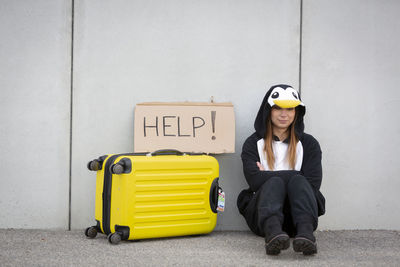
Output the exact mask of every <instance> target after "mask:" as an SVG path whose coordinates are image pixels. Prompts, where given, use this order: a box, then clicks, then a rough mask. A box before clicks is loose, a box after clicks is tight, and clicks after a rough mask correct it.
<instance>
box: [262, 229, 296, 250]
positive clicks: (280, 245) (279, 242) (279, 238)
mask: <svg viewBox="0 0 400 267" xmlns="http://www.w3.org/2000/svg"><path fill="white" fill-rule="evenodd" d="M289 246H290V238H289V236H288V235H287V234H286V233H282V234H277V235H275V236H274V237H272V238H271V239H270V240H269V241H268V242H267V241H266V242H265V251H266V253H267V255H278V254H279V253H280V252H281V250H285V249H288V248H289Z"/></svg>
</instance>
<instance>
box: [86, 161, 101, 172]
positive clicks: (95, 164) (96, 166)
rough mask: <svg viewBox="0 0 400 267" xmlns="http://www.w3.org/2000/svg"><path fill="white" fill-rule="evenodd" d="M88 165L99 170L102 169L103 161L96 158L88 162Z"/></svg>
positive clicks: (92, 169) (93, 169)
mask: <svg viewBox="0 0 400 267" xmlns="http://www.w3.org/2000/svg"><path fill="white" fill-rule="evenodd" d="M87 167H88V169H89V170H91V171H98V170H101V163H100V162H99V161H98V160H97V159H95V160H92V161H90V162H89V163H88V165H87Z"/></svg>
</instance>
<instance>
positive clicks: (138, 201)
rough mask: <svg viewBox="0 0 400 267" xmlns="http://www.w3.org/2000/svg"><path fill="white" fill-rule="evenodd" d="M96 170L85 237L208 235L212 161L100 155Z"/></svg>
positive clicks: (213, 201)
mask: <svg viewBox="0 0 400 267" xmlns="http://www.w3.org/2000/svg"><path fill="white" fill-rule="evenodd" d="M88 168H89V169H90V170H94V171H97V180H96V203H95V219H96V222H97V224H96V226H91V227H88V228H87V229H86V230H85V235H86V236H87V237H89V238H94V237H96V235H97V232H101V233H104V234H106V235H108V241H109V242H110V243H112V244H117V243H119V242H120V241H121V240H137V239H146V238H159V237H170V236H183V235H197V234H206V233H210V232H211V231H212V230H213V229H214V228H215V225H216V222H217V202H218V194H219V193H221V189H220V187H219V186H218V177H219V166H218V162H217V160H216V159H215V158H214V157H211V156H207V155H199V154H184V153H181V152H179V151H176V150H162V151H156V152H154V153H150V154H137V153H136V154H118V155H109V156H103V157H100V158H98V159H96V160H93V161H91V162H89V163H88Z"/></svg>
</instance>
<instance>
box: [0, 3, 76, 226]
mask: <svg viewBox="0 0 400 267" xmlns="http://www.w3.org/2000/svg"><path fill="white" fill-rule="evenodd" d="M70 20H71V5H70V2H69V1H62V0H58V1H43V0H42V1H12V0H9V1H1V3H0V36H1V41H0V91H1V96H0V125H1V126H0V152H1V153H0V170H1V174H0V211H1V215H0V227H2V228H66V227H68V212H69V196H68V195H69V136H70V129H69V126H70V68H71V62H70V58H71V53H70V42H71V32H70V29H71V27H70V24H71V22H70Z"/></svg>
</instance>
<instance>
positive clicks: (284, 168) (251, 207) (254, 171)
mask: <svg viewBox="0 0 400 267" xmlns="http://www.w3.org/2000/svg"><path fill="white" fill-rule="evenodd" d="M274 105H277V106H279V107H280V108H294V107H295V110H296V113H297V118H296V119H295V121H293V123H294V127H295V129H294V130H295V134H296V136H297V139H298V140H299V141H298V143H297V144H296V160H295V167H294V169H293V168H290V167H289V163H288V159H287V157H286V154H287V151H288V144H289V140H290V139H289V138H287V139H286V140H283V141H281V140H279V138H278V137H276V136H273V141H272V148H273V153H274V157H275V164H274V168H273V170H270V169H269V167H268V163H267V160H266V154H265V151H264V138H265V135H266V131H267V129H266V128H267V126H266V122H267V118H268V116H269V115H270V112H271V109H272V107H273V106H274ZM305 111H306V109H305V105H304V104H303V103H302V102H301V99H300V95H299V93H298V92H297V91H296V90H295V89H293V88H292V87H291V86H289V85H284V84H280V85H275V86H272V87H271V88H270V89H269V90H268V92H267V93H266V95H265V97H264V100H263V102H262V104H261V106H260V109H259V111H258V114H257V117H256V119H255V122H254V128H255V132H254V133H253V134H252V135H251V136H249V137H248V138H247V139H246V141H245V142H244V144H243V148H242V154H241V158H242V162H243V172H244V176H245V178H246V181H247V183H248V185H249V188H248V189H245V190H243V191H241V193H240V194H239V196H238V199H237V206H238V209H239V212H240V214H241V215H243V216H244V218H245V220H246V222H247V225H248V226H249V228H250V229H251V231H252V232H254V233H255V234H257V235H259V236H263V237H265V242H266V249H267V254H279V252H280V249H286V248H288V247H289V236H290V237H296V238H298V239H300V240H301V239H302V238H304V239H305V240H307V241H310V242H311V243H313V248H312V249H308V250H307V249H305V248H304V247H305V246H309V244H308V243H307V242H306V243H307V244H300V246H303V247H302V248H299V245H298V244H297V250H296V246H295V243H293V246H294V249H295V251H298V252H303V254H305V255H306V254H314V253H316V243H315V237H314V236H313V231H315V229H316V228H317V226H318V216H321V215H323V214H324V213H325V198H324V196H323V195H322V194H321V192H320V191H319V189H320V186H321V181H322V165H321V154H322V152H321V148H320V145H319V143H318V141H317V140H316V139H315V138H314V137H313V136H311V135H309V134H307V133H305V132H304V122H303V117H304V114H305ZM257 162H259V163H260V164H261V165H262V166H263V169H264V170H260V168H259V167H258V166H257ZM282 235H283V236H284V239H285V241H282V242H283V243H284V244H278V245H276V244H273V246H275V248H274V247H272V252H271V251H270V253H268V244H269V242H270V241H271V239H273V238H274V237H281V236H282ZM282 242H281V243H282ZM277 243H279V242H277ZM298 243H301V242H300V241H299V242H298ZM311 243H310V244H311ZM279 246H280V247H279ZM274 249H275V250H274ZM270 250H271V248H270Z"/></svg>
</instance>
